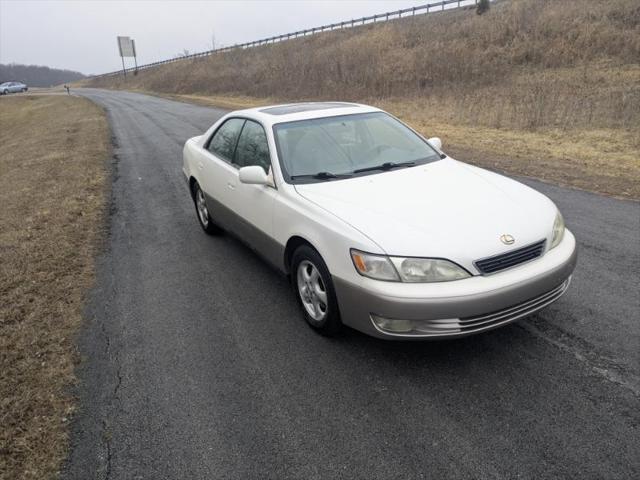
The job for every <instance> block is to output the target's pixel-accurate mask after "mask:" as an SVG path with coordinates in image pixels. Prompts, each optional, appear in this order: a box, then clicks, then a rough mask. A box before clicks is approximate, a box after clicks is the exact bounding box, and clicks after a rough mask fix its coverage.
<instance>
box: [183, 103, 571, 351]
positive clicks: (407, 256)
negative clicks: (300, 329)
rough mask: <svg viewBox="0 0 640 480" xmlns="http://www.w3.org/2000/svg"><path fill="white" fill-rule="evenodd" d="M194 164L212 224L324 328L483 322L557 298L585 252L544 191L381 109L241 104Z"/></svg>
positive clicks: (388, 329)
mask: <svg viewBox="0 0 640 480" xmlns="http://www.w3.org/2000/svg"><path fill="white" fill-rule="evenodd" d="M183 172H184V175H185V177H186V180H187V182H188V185H189V191H190V194H191V197H192V199H193V201H194V204H195V210H196V214H197V218H198V221H199V222H200V225H201V226H202V228H203V229H204V231H205V232H207V233H209V234H217V233H219V232H221V231H223V230H227V231H229V232H231V233H232V234H234V235H235V236H237V237H238V238H240V239H242V240H243V241H244V242H245V243H247V244H248V245H249V246H250V247H252V248H253V249H254V250H256V251H257V252H259V253H260V254H261V255H262V256H263V257H264V258H266V259H267V260H268V261H270V262H271V263H272V264H274V265H275V266H276V267H277V268H278V269H280V270H281V271H282V272H284V273H285V274H287V275H289V277H290V279H291V284H292V289H293V292H294V294H295V296H296V298H297V300H298V301H299V303H300V304H301V307H302V312H303V315H304V317H305V319H306V321H307V322H308V324H309V325H310V326H311V327H313V328H314V329H315V330H317V331H319V332H320V333H323V334H333V333H335V332H337V331H338V330H339V329H340V327H341V326H342V325H343V324H345V325H348V326H351V327H353V328H355V329H357V330H360V331H362V332H365V333H367V334H370V335H373V336H376V337H380V338H387V339H430V338H452V337H459V336H465V335H469V334H474V333H479V332H484V331H486V330H490V329H493V328H496V327H499V326H502V325H506V324H508V323H510V322H513V321H515V320H518V319H520V318H523V317H525V316H527V315H530V314H532V313H534V312H536V311H538V310H540V309H541V308H543V307H545V306H547V305H549V304H550V303H552V302H554V301H555V300H557V299H558V298H559V297H560V296H561V295H562V294H563V293H564V292H565V291H566V290H567V288H568V286H569V282H570V279H571V274H572V272H573V269H574V267H575V264H576V241H575V238H574V236H573V235H572V233H571V232H570V231H569V230H568V229H566V228H565V226H564V221H563V218H562V215H561V214H560V212H559V211H558V209H557V208H556V206H555V205H554V204H553V202H552V201H551V200H549V199H548V198H547V197H546V196H544V195H542V194H541V193H539V192H537V191H535V190H533V189H532V188H529V187H527V186H525V185H523V184H521V183H518V182H516V181H514V180H511V179H509V178H506V177H504V176H501V175H499V174H496V173H492V172H489V171H487V170H483V169H481V168H478V167H474V166H472V165H468V164H465V163H462V162H459V161H457V160H454V159H453V158H451V157H449V156H448V155H446V154H445V153H444V152H443V151H442V145H441V142H440V139H438V138H430V139H428V140H427V139H425V138H423V137H422V136H421V135H420V134H418V133H417V132H415V131H414V130H412V129H411V128H410V127H408V126H406V125H405V124H403V123H402V122H400V121H399V120H397V119H396V118H395V117H393V116H391V115H389V114H388V113H385V112H383V111H381V110H379V109H377V108H374V107H369V106H365V105H357V104H349V103H340V102H327V103H301V104H291V105H279V106H270V107H260V108H254V109H248V110H240V111H236V112H232V113H229V114H227V115H225V116H224V117H223V118H221V119H220V120H219V121H218V122H216V123H215V124H214V125H213V126H212V127H211V128H210V129H209V130H208V131H207V132H206V133H204V134H203V135H201V136H197V137H194V138H191V139H189V140H187V142H186V144H185V146H184V150H183ZM212 274H213V273H212ZM247 281H251V279H250V278H248V279H247ZM255 320H256V321H268V319H255Z"/></svg>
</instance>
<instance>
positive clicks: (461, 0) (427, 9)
mask: <svg viewBox="0 0 640 480" xmlns="http://www.w3.org/2000/svg"><path fill="white" fill-rule="evenodd" d="M478 1H479V0H442V1H440V2H435V3H427V4H425V5H418V6H415V7H410V8H404V9H401V10H395V11H393V12H385V13H378V14H376V15H370V16H368V17H361V18H354V19H351V20H347V21H344V22H339V23H330V24H328V25H322V26H320V27H313V28H307V29H305V30H298V31H297V32H290V33H283V34H282V35H276V36H273V37H268V38H262V39H260V40H254V41H252V42H246V43H240V44H235V45H230V46H227V47H220V48H215V49H213V50H206V51H204V52H198V53H192V54H190V55H183V56H180V57H175V58H170V59H167V60H160V61H158V62H152V63H147V64H145V65H139V66H138V67H130V68H126V69H124V70H115V71H113V72H109V73H102V74H100V75H93V76H91V77H89V78H100V77H110V76H116V75H120V74H122V73H123V72H126V73H129V72H137V71H138V70H145V69H147V68H152V67H157V66H158V65H165V64H167V63H174V62H179V61H181V60H189V59H193V58H201V57H208V56H209V55H213V54H215V53H224V52H230V51H232V50H238V49H246V48H253V47H258V46H260V45H267V44H273V43H278V42H282V41H285V40H291V39H294V38H299V37H306V36H307V35H315V34H317V33H322V32H326V31H331V30H335V29H343V28H353V27H357V26H360V25H365V24H367V23H377V22H379V21H380V22H386V21H388V20H393V19H397V18H402V16H403V15H404V16H407V15H410V16H414V15H425V14H427V13H435V12H441V11H443V10H445V7H446V6H449V5H454V4H455V7H453V8H449V9H448V10H454V9H458V8H468V7H470V6H475V5H477V3H478ZM490 1H493V0H490Z"/></svg>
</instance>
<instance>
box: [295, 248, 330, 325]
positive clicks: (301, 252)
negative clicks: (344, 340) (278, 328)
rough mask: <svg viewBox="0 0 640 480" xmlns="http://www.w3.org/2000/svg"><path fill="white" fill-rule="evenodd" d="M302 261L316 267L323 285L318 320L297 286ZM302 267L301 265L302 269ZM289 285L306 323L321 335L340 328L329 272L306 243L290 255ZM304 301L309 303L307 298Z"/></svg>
mask: <svg viewBox="0 0 640 480" xmlns="http://www.w3.org/2000/svg"><path fill="white" fill-rule="evenodd" d="M303 262H305V265H307V266H308V265H309V264H311V266H313V267H315V268H316V269H317V271H318V272H319V274H320V280H321V285H322V286H323V287H324V292H323V293H324V294H326V305H325V311H324V312H323V313H324V316H323V317H322V318H321V319H320V320H318V319H315V318H314V317H312V316H311V315H310V314H309V312H308V311H307V307H305V300H304V299H303V295H304V294H303V293H302V291H301V289H300V287H299V282H298V269H299V268H300V265H301V264H303ZM304 268H305V267H304V266H303V270H304ZM291 285H292V288H293V293H294V295H295V296H296V299H297V301H298V304H299V305H300V308H301V310H302V313H303V315H304V318H305V320H306V322H307V324H308V325H309V326H310V327H311V328H313V329H314V330H315V331H316V332H318V333H320V334H322V335H326V336H332V335H335V334H337V333H338V332H339V331H340V329H341V328H342V321H341V320H340V310H339V308H338V300H337V298H336V291H335V288H334V286H333V281H332V279H331V273H330V272H329V269H328V268H327V265H326V264H325V263H324V260H323V259H322V257H321V256H320V254H319V253H318V252H317V251H316V250H314V249H313V248H311V247H310V246H308V245H301V246H300V247H298V248H297V249H296V251H295V252H294V253H293V256H292V257H291ZM306 301H307V303H310V300H309V299H308V298H307V300H306ZM320 308H321V307H320Z"/></svg>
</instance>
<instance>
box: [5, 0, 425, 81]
mask: <svg viewBox="0 0 640 480" xmlns="http://www.w3.org/2000/svg"><path fill="white" fill-rule="evenodd" d="M435 1H436V0H413V1H411V0H368V1H367V0H342V1H339V0H306V1H302V0H301V1H293V0H290V1H283V0H273V1H271V0H251V1H241V0H237V1H229V0H225V1H206V0H203V1H191V0H185V1H176V0H172V1H151V0H146V1H144V0H137V1H115V0H114V1H104V0H93V1H91V0H87V1H79V0H35V1H33V0H0V63H12V62H13V63H25V64H35V65H47V66H50V67H56V68H67V69H70V70H78V71H80V72H82V73H86V74H89V73H103V72H107V71H111V70H116V69H119V68H121V62H120V57H119V56H118V49H117V44H116V36H117V35H124V36H130V37H132V38H133V39H135V41H136V49H137V51H138V63H139V64H143V63H149V62H152V61H156V60H162V59H165V58H170V57H173V56H175V55H176V54H178V53H180V52H182V51H183V49H187V50H189V51H191V52H196V51H202V50H208V49H210V48H211V39H212V35H215V41H216V46H218V47H219V46H221V45H223V44H224V45H230V44H234V43H242V42H246V41H250V40H256V39H259V38H263V37H268V36H272V35H276V34H280V33H287V32H289V31H294V30H300V29H303V28H310V27H314V26H318V25H322V24H326V23H333V22H336V21H341V20H348V19H351V18H357V17H361V16H364V15H371V14H374V13H382V12H385V11H388V10H398V9H400V8H406V7H412V6H415V5H420V4H424V3H433V2H435ZM132 60H133V59H127V61H130V62H132ZM128 66H129V65H128ZM130 66H133V64H132V63H131V65H130Z"/></svg>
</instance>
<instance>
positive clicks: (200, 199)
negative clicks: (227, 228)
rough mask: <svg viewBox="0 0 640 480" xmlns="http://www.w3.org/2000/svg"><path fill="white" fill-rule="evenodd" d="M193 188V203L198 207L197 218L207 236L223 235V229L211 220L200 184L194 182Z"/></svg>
mask: <svg viewBox="0 0 640 480" xmlns="http://www.w3.org/2000/svg"><path fill="white" fill-rule="evenodd" d="M192 188H193V203H194V205H195V207H196V216H197V217H198V222H199V223H200V226H201V227H202V229H203V230H204V231H205V232H206V233H207V235H219V234H220V233H222V229H221V228H220V227H219V226H218V225H216V224H215V222H214V221H213V219H212V218H211V215H210V214H209V209H208V208H207V203H206V200H205V196H204V192H203V191H202V189H201V188H200V185H198V182H194V183H193V187H192Z"/></svg>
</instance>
